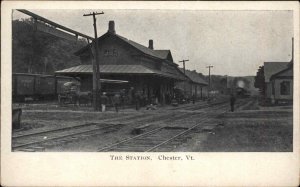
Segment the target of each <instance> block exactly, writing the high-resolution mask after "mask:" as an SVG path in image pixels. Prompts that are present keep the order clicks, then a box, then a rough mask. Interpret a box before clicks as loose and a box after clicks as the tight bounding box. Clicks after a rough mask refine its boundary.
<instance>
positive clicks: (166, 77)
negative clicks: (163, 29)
mask: <svg viewBox="0 0 300 187" xmlns="http://www.w3.org/2000/svg"><path fill="white" fill-rule="evenodd" d="M93 54H94V52H93V46H92V44H88V45H87V46H85V47H83V48H81V49H80V50H79V51H77V52H76V53H75V55H77V56H79V57H80V60H81V63H82V65H79V66H75V67H71V68H68V69H64V70H60V71H56V74H57V75H66V76H72V77H79V78H80V81H81V91H91V90H92V85H93V83H92V82H93V81H92V76H93V75H92V74H93V67H92V64H93V60H94V58H93ZM98 54H99V64H100V66H99V69H100V77H101V79H113V80H124V81H128V83H126V84H103V85H101V89H102V90H103V91H110V90H120V89H124V90H127V91H128V90H130V89H134V90H135V92H139V93H141V94H143V95H145V96H146V97H147V98H148V99H149V98H151V97H156V98H157V99H158V101H159V102H160V103H162V104H164V103H165V101H166V97H168V98H169V97H170V96H171V95H173V92H174V90H173V89H174V86H175V83H176V82H178V81H185V80H187V77H186V76H185V75H184V74H183V73H182V72H181V71H180V70H179V68H178V65H177V64H175V63H174V62H173V58H172V54H171V51H170V50H156V49H154V46H153V40H149V46H148V47H145V46H143V45H141V44H138V43H136V42H134V41H131V40H128V39H127V38H124V37H122V36H120V35H118V34H116V31H115V24H114V21H110V22H109V28H108V31H107V33H105V34H104V35H102V36H100V37H99V38H98Z"/></svg>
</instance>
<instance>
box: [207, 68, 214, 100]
mask: <svg viewBox="0 0 300 187" xmlns="http://www.w3.org/2000/svg"><path fill="white" fill-rule="evenodd" d="M213 67H214V66H211V65H209V66H206V68H208V86H209V87H208V98H209V92H210V91H211V82H210V81H211V80H210V68H213Z"/></svg>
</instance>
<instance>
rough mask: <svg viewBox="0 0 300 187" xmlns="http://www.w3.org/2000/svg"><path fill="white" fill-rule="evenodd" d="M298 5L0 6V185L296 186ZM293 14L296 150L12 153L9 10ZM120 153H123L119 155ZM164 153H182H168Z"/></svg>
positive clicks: (297, 166) (3, 4)
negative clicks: (115, 155) (112, 155)
mask: <svg viewBox="0 0 300 187" xmlns="http://www.w3.org/2000/svg"><path fill="white" fill-rule="evenodd" d="M298 5H299V4H298V3H297V2H139V1H138V2H95V1H90V2H78V1H75V2H71V1H67V2H45V1H42V2H38V1H32V2H24V1H20V2H7V1H6V2H2V8H1V10H2V12H1V49H2V50H1V62H2V63H1V184H2V185H4V186H100V185H101V186H108V185H109V186H117V185H122V186H150V185H151V186H152V185H156V186H165V185H168V186H175V185H176V186H200V185H201V186H220V185H222V186H262V185H263V186H266V185H267V186H296V185H298V184H299V181H298V180H299V179H298V177H299V106H300V103H299V53H296V52H297V51H299V7H298ZM17 8H22V9H66V8H67V9H96V8H99V9H101V10H104V9H187V10H293V11H294V16H293V18H294V28H295V30H294V40H295V55H294V57H295V61H294V147H293V150H294V152H292V153H188V154H190V155H193V156H194V157H195V158H196V160H195V161H183V162H176V161H158V160H156V159H155V157H156V156H157V154H156V153H141V154H137V153H133V154H132V153H131V154H130V155H152V157H153V159H154V160H153V161H110V160H109V153H12V152H11V151H10V148H11V140H10V136H11V128H10V127H11V125H10V124H11V84H10V83H11V49H12V46H11V33H12V32H11V11H12V9H17ZM122 155H126V153H123V154H122ZM165 155H186V153H166V154H165Z"/></svg>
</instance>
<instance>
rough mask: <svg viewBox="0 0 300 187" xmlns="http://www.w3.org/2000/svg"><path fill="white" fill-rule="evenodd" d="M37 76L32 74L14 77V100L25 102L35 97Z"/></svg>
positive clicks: (17, 74) (20, 74)
mask: <svg viewBox="0 0 300 187" xmlns="http://www.w3.org/2000/svg"><path fill="white" fill-rule="evenodd" d="M35 80H36V79H35V76H34V75H32V74H25V73H24V74H23V73H16V74H13V77H12V83H13V85H12V94H13V98H14V99H17V100H23V99H24V98H25V97H32V96H34V95H35Z"/></svg>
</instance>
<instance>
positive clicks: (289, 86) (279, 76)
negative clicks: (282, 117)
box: [270, 62, 293, 104]
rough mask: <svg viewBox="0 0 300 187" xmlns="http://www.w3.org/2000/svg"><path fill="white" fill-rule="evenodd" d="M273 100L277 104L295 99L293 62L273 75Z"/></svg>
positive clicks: (271, 79)
mask: <svg viewBox="0 0 300 187" xmlns="http://www.w3.org/2000/svg"><path fill="white" fill-rule="evenodd" d="M270 82H271V85H272V100H273V102H275V103H276V104H278V103H281V102H288V103H292V101H293V63H292V62H290V63H289V64H288V65H287V67H286V68H285V69H283V70H281V71H279V72H278V73H275V74H273V75H272V76H271V78H270Z"/></svg>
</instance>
